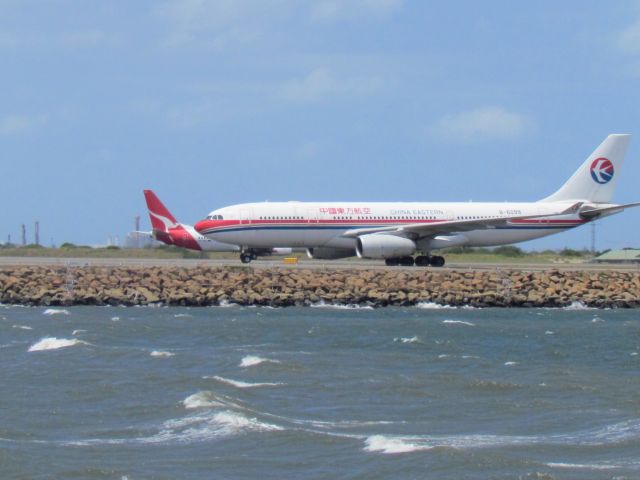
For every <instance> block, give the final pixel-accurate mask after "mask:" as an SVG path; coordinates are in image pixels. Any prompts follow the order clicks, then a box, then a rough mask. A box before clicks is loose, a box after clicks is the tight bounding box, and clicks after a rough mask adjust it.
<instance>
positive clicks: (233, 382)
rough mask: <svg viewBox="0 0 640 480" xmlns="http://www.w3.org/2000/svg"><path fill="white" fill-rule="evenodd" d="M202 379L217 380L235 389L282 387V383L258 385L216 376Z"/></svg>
mask: <svg viewBox="0 0 640 480" xmlns="http://www.w3.org/2000/svg"><path fill="white" fill-rule="evenodd" d="M203 378H205V379H213V380H217V381H218V382H220V383H225V384H227V385H231V386H232V387H236V388H257V387H277V386H279V385H284V383H279V382H275V383H274V382H260V383H249V382H242V381H240V380H233V379H231V378H224V377H219V376H218V375H215V376H213V377H203Z"/></svg>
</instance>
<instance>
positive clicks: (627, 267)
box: [0, 257, 640, 272]
mask: <svg viewBox="0 0 640 480" xmlns="http://www.w3.org/2000/svg"><path fill="white" fill-rule="evenodd" d="M3 266H7V267H9V266H11V267H15V266H61V267H81V266H103V267H183V268H184V267H186V268H198V267H210V268H211V267H236V268H284V269H302V268H304V269H309V268H310V269H322V270H332V269H333V270H340V269H355V270H367V269H375V270H378V269H382V270H394V271H397V270H410V271H416V270H419V269H427V270H483V271H487V270H521V271H546V270H559V271H594V272H597V271H627V272H629V271H640V264H604V265H603V264H594V263H569V262H567V263H537V264H536V263H456V262H451V263H447V265H446V266H445V267H442V268H434V267H416V266H413V267H388V266H386V265H385V264H384V262H383V261H382V260H362V259H358V260H355V259H354V260H313V259H308V258H302V259H300V260H299V262H298V263H297V264H285V263H283V261H282V257H272V258H262V259H258V260H255V261H253V262H251V263H250V264H246V265H245V264H242V263H240V261H239V260H238V259H183V258H170V259H167V258H91V257H87V258H53V257H0V267H3Z"/></svg>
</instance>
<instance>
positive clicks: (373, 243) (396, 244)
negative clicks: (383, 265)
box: [356, 233, 416, 258]
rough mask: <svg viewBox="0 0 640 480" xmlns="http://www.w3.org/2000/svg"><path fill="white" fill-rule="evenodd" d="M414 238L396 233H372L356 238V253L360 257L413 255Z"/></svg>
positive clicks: (414, 247)
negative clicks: (399, 235)
mask: <svg viewBox="0 0 640 480" xmlns="http://www.w3.org/2000/svg"><path fill="white" fill-rule="evenodd" d="M415 251H416V244H415V242H414V241H413V240H411V239H409V238H405V237H398V236H396V235H389V234H379V233H372V234H369V235H363V236H361V237H358V239H357V240H356V253H357V254H358V257H360V258H395V257H405V256H409V255H413V254H414V253H415Z"/></svg>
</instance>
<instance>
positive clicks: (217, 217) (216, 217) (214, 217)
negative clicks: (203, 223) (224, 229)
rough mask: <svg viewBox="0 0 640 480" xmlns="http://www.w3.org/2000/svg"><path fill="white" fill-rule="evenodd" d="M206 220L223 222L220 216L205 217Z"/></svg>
mask: <svg viewBox="0 0 640 480" xmlns="http://www.w3.org/2000/svg"><path fill="white" fill-rule="evenodd" d="M207 220H224V219H223V218H222V215H207Z"/></svg>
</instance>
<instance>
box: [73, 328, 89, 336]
mask: <svg viewBox="0 0 640 480" xmlns="http://www.w3.org/2000/svg"><path fill="white" fill-rule="evenodd" d="M81 333H87V331H86V330H74V331H73V332H71V335H73V336H74V337H75V336H76V335H80V334H81Z"/></svg>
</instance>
